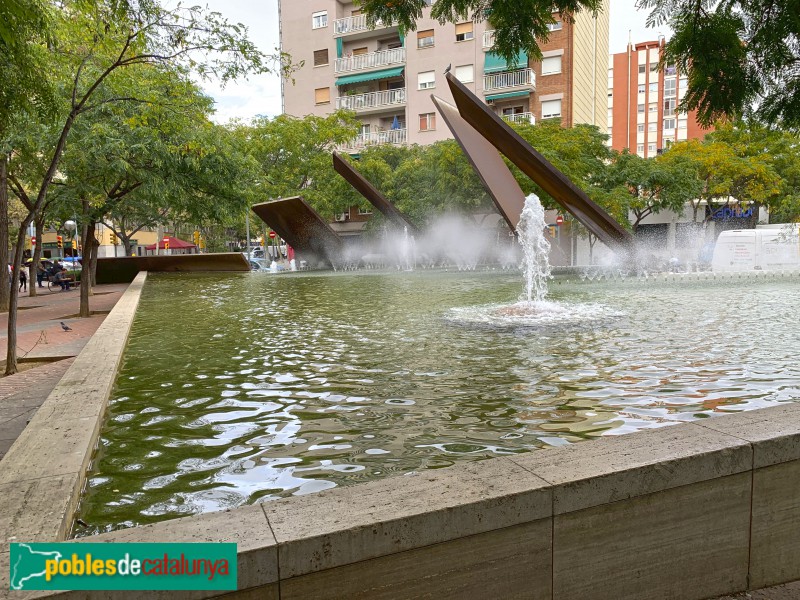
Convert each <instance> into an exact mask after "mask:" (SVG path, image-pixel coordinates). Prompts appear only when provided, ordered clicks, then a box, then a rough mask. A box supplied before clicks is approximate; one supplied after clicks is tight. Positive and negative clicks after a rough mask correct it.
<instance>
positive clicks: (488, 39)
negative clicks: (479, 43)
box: [483, 29, 494, 48]
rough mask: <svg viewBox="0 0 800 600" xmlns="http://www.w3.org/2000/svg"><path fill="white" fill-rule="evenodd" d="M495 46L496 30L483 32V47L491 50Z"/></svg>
mask: <svg viewBox="0 0 800 600" xmlns="http://www.w3.org/2000/svg"><path fill="white" fill-rule="evenodd" d="M492 46H494V29H490V30H489V31H484V32H483V47H484V48H491V47H492Z"/></svg>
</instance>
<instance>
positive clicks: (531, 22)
mask: <svg viewBox="0 0 800 600" xmlns="http://www.w3.org/2000/svg"><path fill="white" fill-rule="evenodd" d="M360 4H361V7H362V8H363V10H364V12H365V14H366V15H367V17H368V19H369V22H370V23H371V24H373V25H374V24H375V22H376V21H378V20H381V21H383V22H385V23H391V22H397V23H398V24H399V25H400V27H401V28H402V29H403V30H405V31H413V30H415V29H416V27H417V23H416V22H417V20H419V19H420V18H422V15H423V9H424V8H425V7H426V6H427V5H429V4H430V2H426V0H390V1H387V0H360ZM601 7H602V3H601V2H600V0H555V1H551V0H437V2H435V3H434V4H433V6H432V7H431V16H432V17H433V18H434V19H438V20H439V22H440V23H444V22H447V21H450V22H453V23H457V22H461V21H470V20H476V21H483V20H486V21H488V23H489V26H490V27H491V28H492V29H494V31H495V45H494V51H495V52H497V53H498V54H500V55H501V56H503V57H504V58H505V59H506V60H509V61H513V60H514V59H515V58H516V56H517V53H518V52H519V51H520V50H525V51H527V53H528V54H529V55H530V56H532V57H533V58H535V59H540V58H541V56H542V52H541V50H540V48H539V42H541V41H545V40H547V38H548V35H549V30H548V27H547V26H548V25H550V24H551V23H554V22H555V19H554V18H553V13H557V12H558V13H561V14H562V18H569V17H568V16H569V15H572V16H574V15H576V14H577V13H579V12H580V11H582V10H586V11H589V12H590V13H592V14H597V12H598V11H599V10H600V8H601Z"/></svg>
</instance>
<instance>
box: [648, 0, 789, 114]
mask: <svg viewBox="0 0 800 600" xmlns="http://www.w3.org/2000/svg"><path fill="white" fill-rule="evenodd" d="M639 5H640V6H641V7H642V8H649V9H652V13H651V15H650V18H649V22H650V24H652V25H655V26H658V25H661V24H663V23H668V24H669V25H670V27H672V29H673V30H674V34H673V36H672V39H671V40H670V41H669V42H668V43H667V46H666V53H665V60H666V61H668V62H674V63H676V64H678V65H679V67H680V68H681V70H683V71H684V72H685V73H688V75H689V91H688V93H687V95H686V97H685V99H684V100H683V103H682V104H683V106H684V107H685V108H688V109H696V110H697V111H698V119H699V121H700V122H701V123H703V124H705V125H710V124H711V123H713V122H714V121H715V120H716V119H718V118H720V117H723V116H724V117H729V118H730V117H736V116H739V115H743V114H746V113H748V112H750V111H751V110H752V111H753V112H754V113H755V114H756V115H757V116H758V117H759V118H760V119H763V120H765V121H767V122H770V123H782V124H783V125H784V126H787V127H792V128H795V129H796V128H798V127H800V68H798V64H800V44H798V39H800V19H799V18H798V14H800V7H799V6H798V4H797V2H796V0H754V1H751V0H748V1H743V0H727V1H723V2H720V1H718V0H714V1H707V2H697V1H695V0H640V2H639Z"/></svg>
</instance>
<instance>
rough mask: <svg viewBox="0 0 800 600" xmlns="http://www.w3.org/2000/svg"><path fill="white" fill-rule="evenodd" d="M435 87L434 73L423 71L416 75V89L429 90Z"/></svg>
mask: <svg viewBox="0 0 800 600" xmlns="http://www.w3.org/2000/svg"><path fill="white" fill-rule="evenodd" d="M435 87H436V72H435V71H423V72H422V73H418V74H417V89H420V90H430V89H433V88H435Z"/></svg>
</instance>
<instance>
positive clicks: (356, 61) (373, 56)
mask: <svg viewBox="0 0 800 600" xmlns="http://www.w3.org/2000/svg"><path fill="white" fill-rule="evenodd" d="M405 62H406V49H405V48H392V49H391V50H381V51H380V52H369V53H367V54H359V55H357V56H348V57H346V58H337V59H336V68H335V71H336V73H347V72H348V71H363V70H366V69H374V68H376V67H386V66H388V65H396V64H405Z"/></svg>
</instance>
